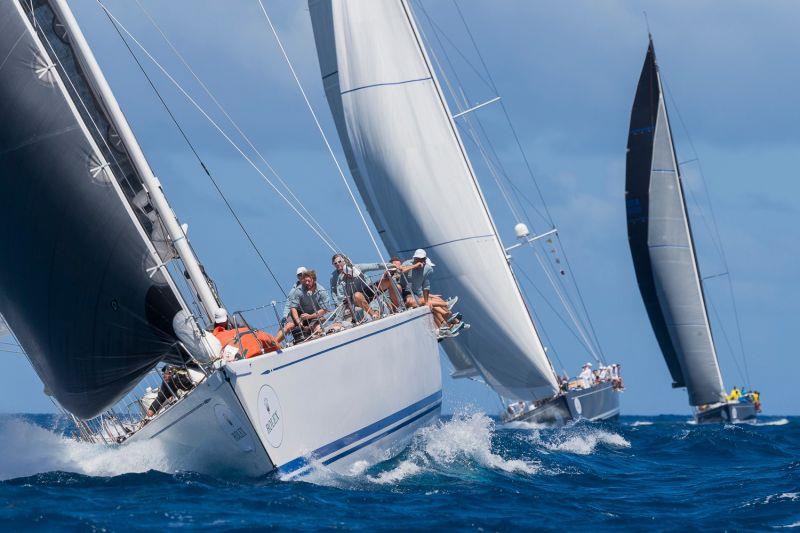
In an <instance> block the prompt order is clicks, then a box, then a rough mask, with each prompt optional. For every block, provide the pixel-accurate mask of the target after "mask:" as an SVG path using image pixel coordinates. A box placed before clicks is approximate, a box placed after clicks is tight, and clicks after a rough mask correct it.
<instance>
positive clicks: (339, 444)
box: [279, 390, 442, 475]
mask: <svg viewBox="0 0 800 533" xmlns="http://www.w3.org/2000/svg"><path fill="white" fill-rule="evenodd" d="M441 400H442V391H441V390H439V391H437V392H435V393H433V394H431V395H430V396H428V397H426V398H423V399H422V400H420V401H418V402H415V403H413V404H411V405H409V406H408V407H406V408H404V409H401V410H400V411H397V412H396V413H394V414H391V415H389V416H387V417H386V418H383V419H381V420H378V421H377V422H373V423H372V424H370V425H368V426H366V427H364V428H361V429H359V430H357V431H354V432H353V433H351V434H349V435H347V436H345V437H342V438H341V439H338V440H335V441H333V442H331V443H330V444H326V445H325V446H322V447H320V448H317V449H316V450H314V451H313V452H312V453H311V454H309V456H304V457H298V458H296V459H292V460H291V461H289V462H288V463H286V464H284V465H283V466H281V467H280V468H279V472H280V473H281V474H283V475H287V474H291V473H293V472H295V471H297V470H299V469H301V468H303V467H305V466H306V465H308V464H309V462H310V459H309V457H325V456H327V455H330V454H332V453H336V452H337V451H339V450H341V449H342V448H345V447H347V446H350V445H351V444H353V443H354V442H358V441H359V440H361V439H364V438H367V437H369V436H370V435H373V434H374V433H377V432H378V431H381V430H382V429H384V428H386V427H388V426H391V425H392V424H394V423H395V422H397V421H398V420H401V419H403V418H405V417H407V416H409V415H410V414H412V413H413V412H415V411H418V410H419V409H422V408H424V407H425V406H429V407H428V408H427V409H426V410H425V411H423V412H421V413H419V414H417V415H416V416H414V417H412V418H410V419H409V420H406V421H405V422H403V423H402V424H400V425H398V426H396V427H393V428H391V429H389V430H387V431H384V432H383V433H381V434H380V435H375V436H373V437H372V438H371V439H368V440H366V441H364V442H362V443H361V444H359V445H358V446H355V447H353V448H351V449H349V450H347V451H345V452H343V453H341V454H339V455H337V456H335V457H331V458H329V459H326V460H325V461H324V462H323V464H326V465H327V464H330V463H332V462H334V461H337V460H339V459H341V458H342V457H345V456H347V455H349V454H351V453H353V452H355V451H356V450H360V449H361V448H363V447H364V446H368V445H369V444H372V443H373V442H375V441H377V440H378V439H381V438H383V437H385V436H387V435H389V434H391V433H394V432H395V431H397V430H399V429H401V428H404V427H405V426H407V425H409V424H411V423H412V422H415V421H416V420H419V419H420V418H422V417H423V416H425V415H427V414H429V413H430V412H431V411H433V410H434V409H436V408H437V407H438V406H439V405H440V404H441ZM431 402H433V405H430V403H431Z"/></svg>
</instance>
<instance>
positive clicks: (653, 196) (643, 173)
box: [625, 40, 724, 405]
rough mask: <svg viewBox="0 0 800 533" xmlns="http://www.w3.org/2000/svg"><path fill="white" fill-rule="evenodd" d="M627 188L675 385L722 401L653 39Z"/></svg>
mask: <svg viewBox="0 0 800 533" xmlns="http://www.w3.org/2000/svg"><path fill="white" fill-rule="evenodd" d="M625 189H626V190H625V197H626V206H627V217H628V239H629V243H630V248H631V254H632V256H633V264H634V267H635V270H636V279H637V281H638V283H639V290H640V292H641V294H642V299H643V300H644V304H645V307H646V309H647V314H648V316H649V317H650V323H651V324H652V326H653V331H654V332H655V335H656V339H657V340H658V344H659V346H660V347H661V352H662V353H663V355H664V359H665V360H666V362H667V366H668V367H669V371H670V374H672V379H673V381H674V384H673V386H675V387H684V386H685V387H686V389H687V391H688V393H689V403H690V404H691V405H703V404H709V403H714V402H717V401H719V399H720V397H721V395H722V394H723V392H724V387H723V384H722V376H721V374H720V370H719V365H718V362H717V355H716V351H715V348H714V341H713V338H712V336H711V328H710V325H709V320H708V313H707V312H706V307H705V301H704V296H703V288H702V285H701V280H700V273H699V268H698V266H697V258H696V256H695V251H694V243H693V240H692V232H691V226H690V224H689V217H688V214H687V211H686V204H685V201H684V196H683V185H682V181H681V175H680V168H679V166H678V163H677V157H676V155H675V148H674V146H673V143H672V132H671V129H670V125H669V118H668V116H667V108H666V103H665V101H664V94H663V91H662V86H661V78H660V74H659V72H658V66H657V64H656V56H655V50H654V48H653V42H652V40H651V41H650V45H649V47H648V50H647V56H646V57H645V61H644V66H643V67H642V74H641V77H640V78H639V85H638V88H637V89H636V98H635V100H634V103H633V109H632V111H631V123H630V131H629V134H628V155H627V173H626V180H625Z"/></svg>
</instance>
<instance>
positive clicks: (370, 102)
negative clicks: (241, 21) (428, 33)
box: [309, 0, 558, 399]
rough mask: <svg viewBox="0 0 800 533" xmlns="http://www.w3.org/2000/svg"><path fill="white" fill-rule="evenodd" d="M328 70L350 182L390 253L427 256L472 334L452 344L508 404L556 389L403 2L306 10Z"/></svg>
mask: <svg viewBox="0 0 800 533" xmlns="http://www.w3.org/2000/svg"><path fill="white" fill-rule="evenodd" d="M309 7H310V12H311V20H312V24H313V27H314V35H315V39H316V44H317V52H318V54H319V59H320V68H321V71H322V76H323V80H324V83H325V91H326V94H327V97H328V102H329V104H330V106H331V111H332V113H333V116H334V120H335V121H336V125H337V129H338V132H339V136H340V138H341V140H342V144H343V145H344V149H345V152H346V154H347V157H348V162H349V164H350V167H351V171H352V174H353V178H354V180H355V181H356V184H357V185H358V188H359V191H360V193H361V195H362V197H363V199H364V202H365V204H366V205H367V208H368V209H369V212H370V215H371V216H372V218H373V220H374V222H375V224H376V226H377V227H378V229H379V230H380V235H381V237H382V239H383V242H384V244H385V245H386V247H387V248H388V249H389V251H390V252H392V253H394V254H397V255H400V256H401V257H408V256H409V255H410V253H411V252H412V251H413V250H414V249H416V248H426V249H427V250H428V252H429V253H430V255H431V256H432V257H433V258H434V259H435V262H436V264H437V268H436V274H435V276H434V280H433V285H434V286H433V292H435V293H442V294H445V295H458V296H459V298H460V300H459V304H458V309H459V310H460V311H461V312H462V313H463V314H464V317H465V319H466V320H467V321H468V322H470V323H471V324H472V328H471V329H470V330H469V331H467V332H464V333H462V334H461V335H460V336H458V337H457V338H456V339H453V340H450V341H448V342H446V343H445V350H446V351H447V353H448V356H449V357H450V360H451V361H452V362H453V363H454V365H455V366H456V369H457V370H468V369H469V367H470V362H473V363H474V364H475V365H477V366H478V367H479V368H480V370H481V374H482V375H483V377H484V378H485V379H486V381H487V382H488V384H489V385H490V386H491V387H492V388H493V389H494V390H495V391H496V392H497V393H498V394H500V395H502V396H504V397H507V398H520V399H531V398H543V397H548V396H552V395H553V394H555V393H556V391H557V390H558V388H557V383H556V377H555V374H554V372H553V370H552V367H551V365H550V362H549V361H548V360H547V356H546V355H545V352H544V348H543V347H542V344H541V341H540V340H539V337H538V335H537V333H536V330H535V328H534V325H533V322H532V320H531V317H530V314H529V313H528V310H527V308H526V307H525V303H524V301H523V299H522V295H521V294H520V292H519V288H518V286H517V283H516V280H515V279H514V275H513V273H512V272H511V268H510V267H509V265H508V262H507V260H506V256H505V252H504V249H503V246H502V243H501V242H500V240H499V238H498V236H497V232H496V230H495V228H494V224H493V222H492V220H491V216H490V215H489V212H488V210H487V207H486V204H485V202H484V199H483V196H482V194H481V192H480V189H479V187H478V184H477V181H476V180H475V176H474V174H473V170H472V168H471V165H470V163H469V160H468V158H467V155H466V152H465V151H464V147H463V144H462V143H461V139H460V137H459V135H458V131H457V130H456V127H455V124H454V123H453V121H452V119H451V116H450V111H449V108H448V106H447V103H446V101H445V99H444V97H443V95H442V93H441V90H440V88H439V86H438V83H437V81H436V77H435V74H434V72H433V69H432V68H431V66H430V62H429V61H428V58H427V57H426V53H425V51H424V48H423V44H422V42H421V40H420V38H419V34H418V32H417V30H416V28H415V26H414V21H413V18H412V15H411V12H410V9H409V7H408V5H407V4H406V2H404V1H402V0H348V1H341V0H333V1H331V0H322V1H315V0H311V1H310V2H309Z"/></svg>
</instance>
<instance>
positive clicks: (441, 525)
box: [0, 412, 800, 531]
mask: <svg viewBox="0 0 800 533" xmlns="http://www.w3.org/2000/svg"><path fill="white" fill-rule="evenodd" d="M64 431H65V425H64V423H63V422H62V421H60V420H59V419H58V418H57V417H55V416H51V415H17V416H2V417H0V450H2V453H0V526H2V527H3V530H4V531H9V530H26V531H27V530H50V529H58V530H81V531H88V530H92V531H131V530H141V531H160V530H164V529H179V530H189V529H200V530H209V531H221V530H232V529H240V530H251V529H262V528H275V529H300V530H320V529H347V530H350V529H361V530H434V529H458V530H478V531H492V530H519V529H526V530H527V529H537V530H560V531H563V530H575V529H584V530H586V529H588V530H606V529H635V530H642V529H648V530H685V529H692V530H707V529H710V530H757V531H764V530H771V529H783V528H795V527H800V418H795V417H788V418H780V417H764V418H763V419H761V420H760V421H759V423H758V424H757V425H737V426H732V425H709V426H697V425H694V424H692V423H690V421H689V417H688V416H658V417H637V416H627V417H622V418H621V420H620V421H619V422H616V423H603V424H590V423H585V422H578V423H575V424H573V425H570V426H568V427H565V428H560V429H553V428H544V427H539V426H534V425H526V424H521V425H517V426H514V427H506V426H500V425H499V424H498V423H497V421H496V420H494V419H492V418H490V417H488V416H486V415H485V414H482V413H478V412H473V413H464V414H459V415H455V416H451V417H445V418H442V419H441V420H439V422H438V423H436V424H435V425H433V426H430V427H428V428H425V429H423V430H421V431H420V432H418V434H417V435H416V438H415V441H414V443H413V445H411V446H410V447H409V448H408V449H407V450H405V451H404V452H403V453H402V454H401V455H400V456H398V457H396V458H394V459H391V460H389V461H386V462H384V463H381V464H378V465H374V466H372V467H369V468H366V469H362V470H361V471H354V472H353V473H352V475H347V476H342V475H335V474H333V473H331V472H328V471H324V470H318V471H316V472H314V473H313V474H312V475H310V476H309V477H307V478H305V479H303V480H299V481H282V480H280V479H278V478H272V477H270V478H266V479H261V480H247V479H238V480H237V479H215V478H212V477H207V476H203V475H200V474H197V473H192V472H177V473H176V472H170V468H169V464H168V461H167V459H166V458H164V457H162V456H160V455H159V453H158V451H157V450H152V449H148V448H146V447H144V446H140V447H134V446H130V447H127V448H122V449H109V448H105V447H102V446H94V445H90V444H86V443H79V442H75V441H73V440H71V439H69V438H66V437H64V436H63V433H64Z"/></svg>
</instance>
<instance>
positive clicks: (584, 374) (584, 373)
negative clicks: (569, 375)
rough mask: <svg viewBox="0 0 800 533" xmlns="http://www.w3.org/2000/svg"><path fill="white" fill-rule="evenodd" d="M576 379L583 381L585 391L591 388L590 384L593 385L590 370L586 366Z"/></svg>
mask: <svg viewBox="0 0 800 533" xmlns="http://www.w3.org/2000/svg"><path fill="white" fill-rule="evenodd" d="M578 377H579V378H581V379H582V380H583V382H584V383H585V385H584V387H586V388H587V389H588V388H589V387H591V386H592V384H593V383H594V376H593V375H592V369H591V368H590V367H588V366H587V367H586V368H584V369H583V371H582V372H581V373H580V375H579V376H578Z"/></svg>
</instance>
